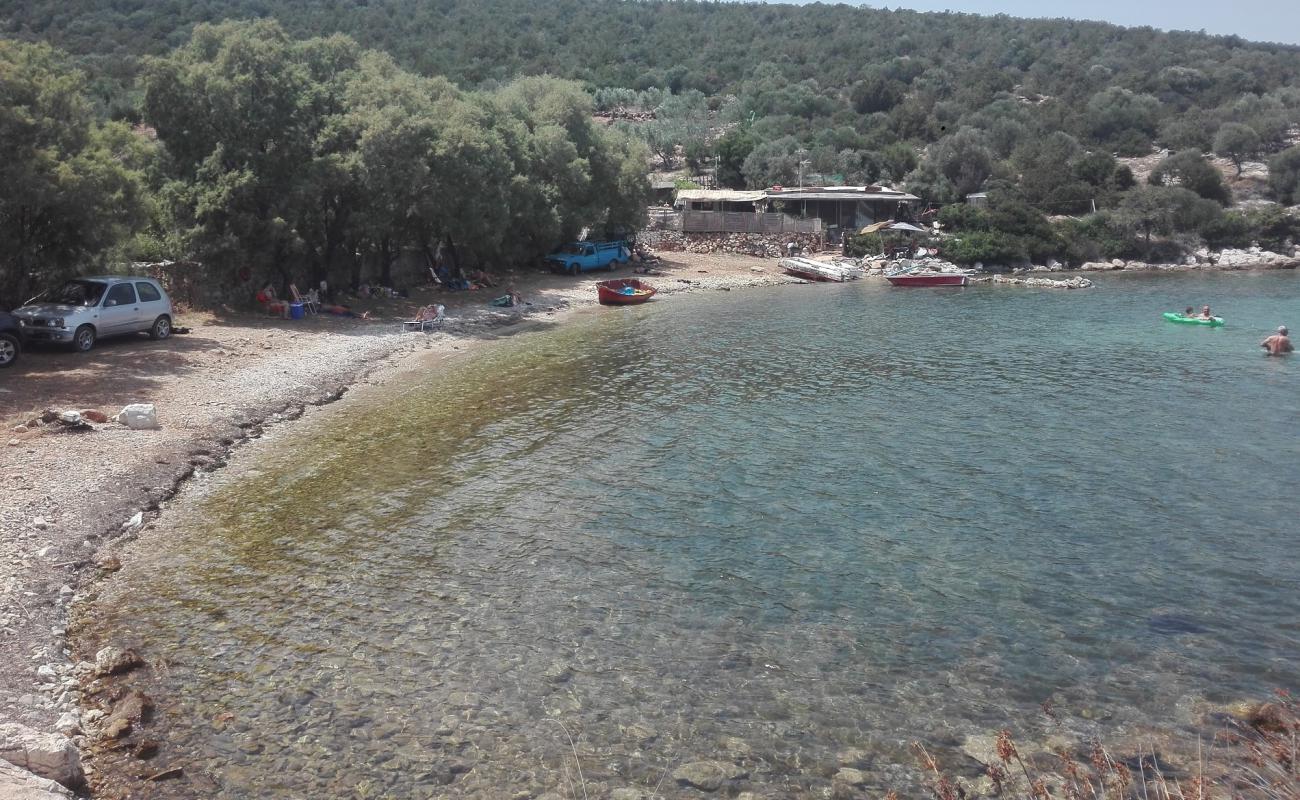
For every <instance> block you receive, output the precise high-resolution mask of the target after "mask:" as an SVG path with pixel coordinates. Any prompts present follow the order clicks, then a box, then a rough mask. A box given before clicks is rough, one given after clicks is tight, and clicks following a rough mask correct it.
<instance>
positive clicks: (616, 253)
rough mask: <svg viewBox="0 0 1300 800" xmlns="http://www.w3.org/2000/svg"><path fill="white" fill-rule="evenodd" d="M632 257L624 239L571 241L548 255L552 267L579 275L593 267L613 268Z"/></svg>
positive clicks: (630, 249) (557, 270)
mask: <svg viewBox="0 0 1300 800" xmlns="http://www.w3.org/2000/svg"><path fill="white" fill-rule="evenodd" d="M631 258H632V248H631V247H629V246H628V243H627V242H625V241H623V240H621V239H620V240H618V241H613V242H570V243H568V244H566V245H563V246H561V247H560V249H558V250H556V251H555V252H554V253H551V254H550V255H549V256H547V257H546V260H547V261H549V262H550V264H551V269H552V270H555V271H556V272H567V273H569V274H570V275H577V274H578V273H579V272H589V271H591V270H593V269H602V268H604V269H607V270H613V269H614V267H615V266H616V265H622V264H626V263H627V262H628V261H629V260H630V259H631Z"/></svg>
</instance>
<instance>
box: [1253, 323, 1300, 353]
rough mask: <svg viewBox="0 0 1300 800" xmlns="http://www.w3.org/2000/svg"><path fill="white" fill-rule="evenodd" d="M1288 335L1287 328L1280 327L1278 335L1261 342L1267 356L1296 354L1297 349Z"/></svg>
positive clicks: (1260, 344)
mask: <svg viewBox="0 0 1300 800" xmlns="http://www.w3.org/2000/svg"><path fill="white" fill-rule="evenodd" d="M1286 334H1287V331H1286V326H1285V325H1281V326H1279V327H1278V329H1277V333H1275V334H1273V335H1272V336H1270V337H1268V338H1267V339H1265V340H1264V341H1262V342H1260V343H1259V346H1260V347H1262V348H1264V353H1265V354H1266V355H1270V356H1284V355H1286V354H1287V353H1290V352H1294V351H1295V347H1293V346H1292V344H1291V339H1290V338H1288V337H1287V335H1286Z"/></svg>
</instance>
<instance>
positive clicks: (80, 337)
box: [72, 325, 95, 353]
mask: <svg viewBox="0 0 1300 800" xmlns="http://www.w3.org/2000/svg"><path fill="white" fill-rule="evenodd" d="M94 346H95V329H94V328H93V327H92V326H90V325H82V326H81V327H80V328H77V332H76V334H75V335H74V336H73V337H72V349H73V350H76V351H77V352H79V353H84V352H86V351H87V350H89V349H90V348H92V347H94Z"/></svg>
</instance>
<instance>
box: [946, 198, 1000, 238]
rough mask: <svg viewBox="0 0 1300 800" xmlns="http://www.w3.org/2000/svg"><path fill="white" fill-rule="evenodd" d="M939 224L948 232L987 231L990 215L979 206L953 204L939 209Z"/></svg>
mask: <svg viewBox="0 0 1300 800" xmlns="http://www.w3.org/2000/svg"><path fill="white" fill-rule="evenodd" d="M939 224H941V225H942V226H943V228H944V230H946V231H950V232H957V231H987V230H988V229H989V214H988V212H987V211H985V210H984V209H982V208H980V207H979V206H972V205H970V204H968V203H953V204H952V205H949V206H944V207H943V208H941V209H939Z"/></svg>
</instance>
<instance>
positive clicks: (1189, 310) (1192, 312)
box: [1183, 306, 1196, 319]
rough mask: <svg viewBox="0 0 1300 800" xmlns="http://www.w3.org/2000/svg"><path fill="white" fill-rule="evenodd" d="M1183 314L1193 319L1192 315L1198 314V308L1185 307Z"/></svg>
mask: <svg viewBox="0 0 1300 800" xmlns="http://www.w3.org/2000/svg"><path fill="white" fill-rule="evenodd" d="M1183 316H1184V317H1187V318H1188V319H1191V318H1192V317H1194V316H1196V309H1194V308H1192V307H1191V306H1188V307H1187V308H1184V309H1183Z"/></svg>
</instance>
